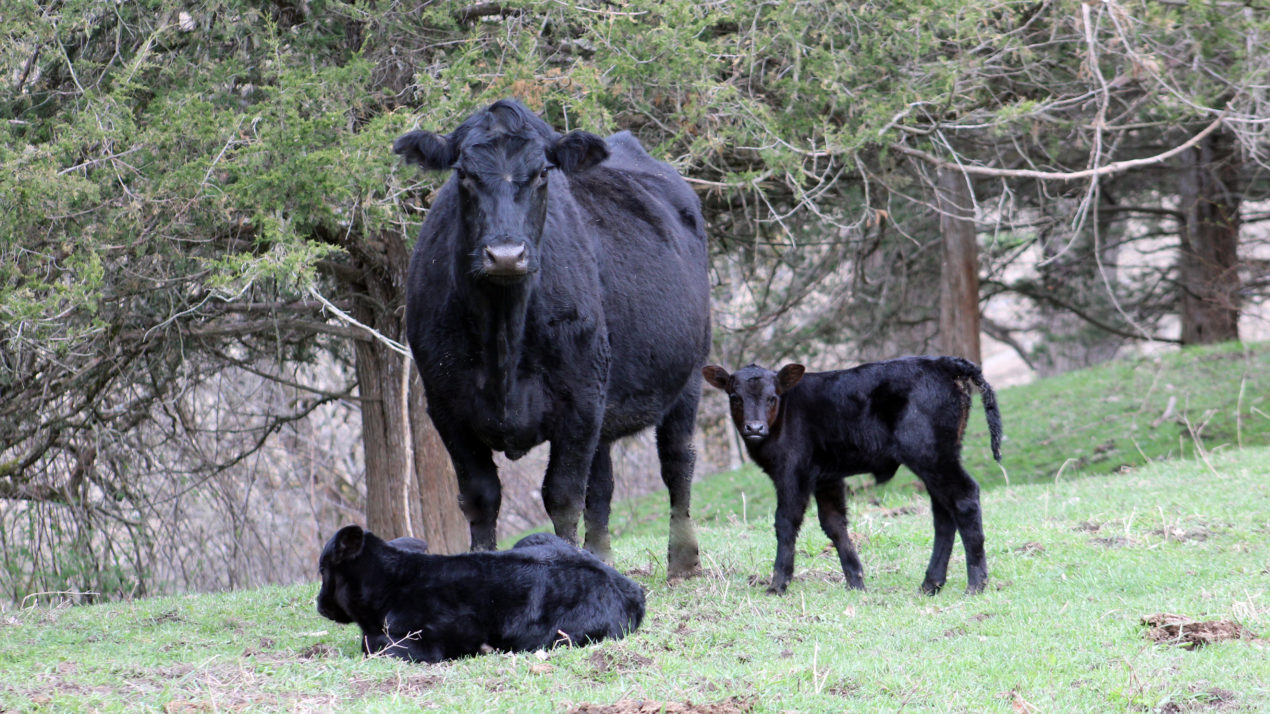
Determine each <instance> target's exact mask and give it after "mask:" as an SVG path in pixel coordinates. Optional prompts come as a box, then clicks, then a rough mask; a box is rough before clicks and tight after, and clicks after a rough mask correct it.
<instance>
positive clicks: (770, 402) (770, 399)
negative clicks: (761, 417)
mask: <svg viewBox="0 0 1270 714" xmlns="http://www.w3.org/2000/svg"><path fill="white" fill-rule="evenodd" d="M774 406H776V397H768V398H767V407H768V408H769V409H770V408H772V407H774Z"/></svg>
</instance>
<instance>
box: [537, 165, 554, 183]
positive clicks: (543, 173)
mask: <svg viewBox="0 0 1270 714" xmlns="http://www.w3.org/2000/svg"><path fill="white" fill-rule="evenodd" d="M550 170H551V167H550V166H544V167H542V168H541V169H539V170H538V181H539V182H540V183H541V182H543V181H546V180H547V172H548V171H550Z"/></svg>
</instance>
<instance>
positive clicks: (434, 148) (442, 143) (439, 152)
mask: <svg viewBox="0 0 1270 714" xmlns="http://www.w3.org/2000/svg"><path fill="white" fill-rule="evenodd" d="M392 152H393V153H394V154H401V157H402V158H403V159H405V160H406V163H408V164H418V165H419V166H421V167H423V169H424V170H425V171H441V170H442V169H448V168H450V167H451V166H453V165H454V161H455V160H456V159H457V158H458V157H457V156H455V153H454V146H453V144H451V143H450V138H449V137H447V136H438V135H436V134H433V133H432V132H430V131H412V132H410V133H409V134H405V135H404V136H402V137H401V138H399V139H397V140H396V141H394V142H393V144H392Z"/></svg>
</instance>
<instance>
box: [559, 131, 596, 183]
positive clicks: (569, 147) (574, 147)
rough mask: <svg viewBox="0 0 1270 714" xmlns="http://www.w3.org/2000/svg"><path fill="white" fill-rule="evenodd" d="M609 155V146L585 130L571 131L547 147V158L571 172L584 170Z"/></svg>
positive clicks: (565, 170) (561, 168) (562, 169)
mask: <svg viewBox="0 0 1270 714" xmlns="http://www.w3.org/2000/svg"><path fill="white" fill-rule="evenodd" d="M608 157H609V147H608V146H607V145H606V144H605V143H604V140H603V139H601V138H600V137H598V136H596V135H595V134H592V133H590V132H586V131H571V132H569V133H568V134H565V135H564V136H562V137H560V138H559V139H558V140H556V143H555V144H552V145H551V146H550V147H548V148H547V160H548V161H550V162H551V163H553V164H555V165H556V167H557V168H559V169H560V170H561V171H563V172H565V173H567V174H571V173H577V172H579V171H586V170H587V169H589V168H591V167H592V166H595V165H596V164H598V163H600V162H601V161H603V160H605V159H607V158H608Z"/></svg>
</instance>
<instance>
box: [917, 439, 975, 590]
mask: <svg viewBox="0 0 1270 714" xmlns="http://www.w3.org/2000/svg"><path fill="white" fill-rule="evenodd" d="M914 471H915V472H916V473H917V475H918V476H919V477H921V479H922V481H923V482H924V483H925V484H926V490H927V492H928V493H929V494H930V502H931V512H932V515H933V516H934V519H935V545H934V549H933V551H932V552H931V556H930V565H929V566H928V567H927V569H926V579H925V580H924V581H923V582H922V591H923V592H925V593H927V594H934V593H936V592H938V591H939V589H940V588H942V587H943V586H944V581H945V578H946V577H947V574H948V559H949V557H950V556H951V554H952V546H953V533H954V532H956V533H958V534H960V535H961V545H962V547H963V548H964V549H965V551H966V592H967V593H977V592H980V591H982V590H983V588H984V587H985V586H986V585H987V583H988V560H987V557H986V555H985V554H984V547H983V545H984V537H983V514H982V511H981V509H980V507H979V484H977V483H975V480H974V479H973V478H971V477H970V474H968V473H966V470H965V469H963V468H962V467H961V464H960V463H959V462H953V463H952V464H951V466H949V467H947V468H944V469H942V470H941V471H938V472H936V471H926V470H924V469H923V470H920V471H919V470H917V469H914Z"/></svg>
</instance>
